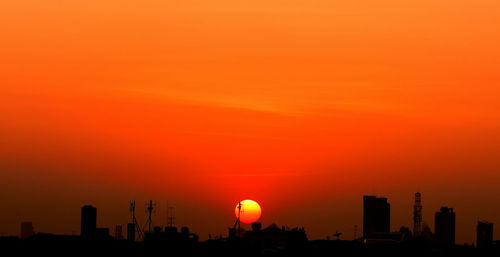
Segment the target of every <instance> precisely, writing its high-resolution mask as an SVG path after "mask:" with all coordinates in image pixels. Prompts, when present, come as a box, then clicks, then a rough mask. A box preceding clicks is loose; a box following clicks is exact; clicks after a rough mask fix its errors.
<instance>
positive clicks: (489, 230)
mask: <svg viewBox="0 0 500 257" xmlns="http://www.w3.org/2000/svg"><path fill="white" fill-rule="evenodd" d="M476 238H477V240H476V244H477V248H487V247H490V246H491V245H492V244H493V223H489V222H486V221H478V222H477V235H476Z"/></svg>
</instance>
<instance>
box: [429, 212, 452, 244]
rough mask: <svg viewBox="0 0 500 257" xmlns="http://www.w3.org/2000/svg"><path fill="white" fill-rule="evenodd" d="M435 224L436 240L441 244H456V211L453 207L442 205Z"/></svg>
mask: <svg viewBox="0 0 500 257" xmlns="http://www.w3.org/2000/svg"><path fill="white" fill-rule="evenodd" d="M434 226H435V228H434V231H435V233H436V234H435V236H436V241H437V242H438V243H439V244H441V245H442V246H454V245H455V213H454V212H453V208H448V207H446V206H443V207H441V210H440V211H439V212H436V215H435V223H434Z"/></svg>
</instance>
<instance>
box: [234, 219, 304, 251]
mask: <svg viewBox="0 0 500 257" xmlns="http://www.w3.org/2000/svg"><path fill="white" fill-rule="evenodd" d="M259 224H260V223H259ZM260 226H262V225H260ZM252 227H253V229H252V230H251V231H246V232H245V236H244V238H243V239H244V240H246V241H247V242H248V244H249V245H250V246H252V247H253V248H254V249H284V248H288V249H289V248H301V247H303V246H304V245H305V244H307V242H308V240H307V235H306V233H305V230H304V228H294V229H286V228H285V227H281V228H279V227H278V226H277V225H276V224H274V223H273V224H271V225H270V226H269V227H267V228H264V229H260V228H259V225H255V227H254V226H252ZM257 228H259V229H258V230H257Z"/></svg>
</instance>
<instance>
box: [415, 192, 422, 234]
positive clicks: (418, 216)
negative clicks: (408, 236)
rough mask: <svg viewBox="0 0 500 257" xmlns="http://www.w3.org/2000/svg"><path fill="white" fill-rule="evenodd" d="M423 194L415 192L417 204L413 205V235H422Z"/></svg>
mask: <svg viewBox="0 0 500 257" xmlns="http://www.w3.org/2000/svg"><path fill="white" fill-rule="evenodd" d="M422 229H423V228H422V195H421V194H420V192H416V193H415V204H414V205H413V235H414V236H415V237H419V236H421V235H422Z"/></svg>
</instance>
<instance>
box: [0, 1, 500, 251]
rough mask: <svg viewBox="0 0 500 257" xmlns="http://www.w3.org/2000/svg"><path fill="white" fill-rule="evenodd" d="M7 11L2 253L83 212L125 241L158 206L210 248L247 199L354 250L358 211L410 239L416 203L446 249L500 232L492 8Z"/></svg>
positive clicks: (0, 118)
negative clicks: (442, 232) (368, 211)
mask: <svg viewBox="0 0 500 257" xmlns="http://www.w3.org/2000/svg"><path fill="white" fill-rule="evenodd" d="M3 2H4V3H3V6H2V8H0V24H1V26H0V35H1V37H2V40H0V56H1V58H0V203H2V206H1V207H0V209H1V212H0V233H5V234H6V235H18V234H19V233H20V224H21V222H31V223H32V226H33V228H34V230H35V232H37V231H47V232H52V233H56V234H78V233H79V232H78V231H79V230H80V226H81V224H80V219H79V216H80V208H81V207H82V206H84V205H89V204H90V205H93V206H95V207H97V208H98V209H97V216H98V224H97V227H98V228H108V229H109V230H110V231H111V232H113V231H114V230H115V229H116V227H115V225H117V224H121V225H122V226H123V227H122V231H123V233H124V236H125V235H126V233H125V232H126V224H127V223H128V222H129V216H128V215H127V214H128V208H129V207H128V204H129V202H130V201H136V204H137V206H136V208H137V217H138V219H139V222H140V223H141V224H144V223H145V220H144V218H145V217H144V216H145V213H144V208H145V204H146V202H147V203H149V202H148V201H149V200H154V201H155V202H156V204H157V206H156V207H157V210H158V212H157V213H156V214H154V215H157V217H153V218H154V219H153V222H162V223H165V224H166V223H167V214H166V213H165V212H166V210H167V205H169V206H175V207H176V208H175V216H176V217H177V219H176V220H175V222H176V223H177V224H178V226H179V227H182V226H189V228H190V229H191V231H194V232H195V233H197V234H198V235H199V236H200V240H204V239H206V238H207V236H208V234H210V233H212V234H225V233H227V231H226V229H227V227H229V226H232V225H233V224H234V212H235V210H234V206H235V203H237V202H238V201H240V200H242V199H253V200H255V201H257V202H258V203H259V204H260V205H261V207H262V215H261V221H262V223H263V224H272V222H276V223H277V224H279V225H282V224H285V225H289V226H293V227H299V228H302V227H304V228H306V229H307V235H308V237H310V238H318V239H320V238H323V239H324V238H326V237H327V236H332V234H334V233H337V232H342V233H343V234H342V238H345V239H348V238H352V236H353V234H354V231H353V230H354V226H355V225H357V226H358V228H359V231H358V232H359V233H360V234H361V233H362V229H363V228H362V225H363V224H362V223H363V200H362V196H365V195H367V196H369V195H372V196H377V197H384V198H386V199H388V202H389V204H390V213H391V215H390V216H391V217H390V228H389V230H390V231H398V230H399V228H400V227H401V226H406V227H409V228H410V230H411V229H413V225H412V224H413V222H414V220H415V219H416V217H417V218H418V219H419V215H415V212H416V211H417V212H419V208H420V207H419V206H418V205H417V206H415V193H416V192H421V193H422V202H421V203H422V209H421V217H422V222H423V223H422V226H425V225H426V224H427V225H428V226H429V227H430V228H431V229H432V230H433V231H434V229H435V215H436V212H439V211H440V209H441V207H443V206H447V207H449V208H453V212H454V213H456V216H455V230H456V238H455V242H456V243H457V244H463V243H471V242H474V241H475V240H477V237H476V235H475V234H476V231H477V229H478V228H477V224H476V223H477V221H480V220H482V221H487V222H491V223H493V224H500V187H498V181H500V172H499V171H500V158H499V157H498V156H499V149H500V101H498V99H500V87H499V85H500V73H499V72H498V67H500V47H498V46H499V45H500V33H496V31H500V11H499V10H500V2H498V1H494V0H478V1H456V0H406V1H398V0H387V1H373V0H358V1H351V0H309V1H305V0H288V1H285V0H273V1H269V0H238V1H234V0H211V1H206V0H183V1H173V0H142V1H139V0H121V1H116V0H100V1H82V0H74V1H60V0H44V1H37V0H5V1H3ZM167 202H168V204H167ZM382 216H383V215H382ZM54 217H57V218H54ZM450 219H451V218H450ZM376 220H378V219H376ZM24 226H25V228H26V229H25V231H26V234H29V233H30V230H31V229H30V225H29V224H27V223H26V224H25V225H24ZM266 227H267V226H266ZM422 229H423V228H422ZM450 229H451V228H450ZM481 229H483V230H482V231H483V232H484V233H485V234H489V229H490V227H488V225H484V227H481ZM274 230H276V228H271V231H274ZM101 232H102V231H101ZM424 232H425V231H422V233H424ZM493 234H494V235H500V226H493Z"/></svg>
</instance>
